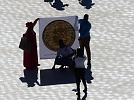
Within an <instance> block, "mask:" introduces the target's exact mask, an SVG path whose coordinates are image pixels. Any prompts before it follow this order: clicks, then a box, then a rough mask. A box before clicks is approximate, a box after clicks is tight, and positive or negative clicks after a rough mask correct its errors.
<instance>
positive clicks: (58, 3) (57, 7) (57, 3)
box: [49, 0, 68, 10]
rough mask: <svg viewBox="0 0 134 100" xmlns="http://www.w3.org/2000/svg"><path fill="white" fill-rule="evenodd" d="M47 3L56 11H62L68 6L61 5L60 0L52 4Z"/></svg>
mask: <svg viewBox="0 0 134 100" xmlns="http://www.w3.org/2000/svg"><path fill="white" fill-rule="evenodd" d="M49 3H50V5H51V6H52V7H53V8H56V9H57V10H64V7H65V6H68V4H63V2H62V1H61V0H55V2H54V3H53V4H52V3H51V2H49Z"/></svg>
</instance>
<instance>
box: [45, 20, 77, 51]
mask: <svg viewBox="0 0 134 100" xmlns="http://www.w3.org/2000/svg"><path fill="white" fill-rule="evenodd" d="M75 37H76V35H75V30H74V28H73V26H72V25H71V24H70V23H69V22H67V21H64V20H55V21H52V22H50V23H49V24H48V25H47V26H46V27H45V28H44V31H43V34H42V39H43V42H44V45H45V46H46V47H47V48H48V49H50V50H52V51H57V50H58V48H59V44H58V41H59V40H60V39H62V40H63V42H64V43H65V44H66V45H70V46H72V44H73V43H74V41H75Z"/></svg>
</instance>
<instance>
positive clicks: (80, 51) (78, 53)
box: [76, 48, 84, 57]
mask: <svg viewBox="0 0 134 100" xmlns="http://www.w3.org/2000/svg"><path fill="white" fill-rule="evenodd" d="M76 55H77V56H78V57H83V55H84V51H83V50H82V49H81V48H77V51H76Z"/></svg>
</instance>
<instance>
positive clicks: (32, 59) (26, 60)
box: [23, 18, 40, 70]
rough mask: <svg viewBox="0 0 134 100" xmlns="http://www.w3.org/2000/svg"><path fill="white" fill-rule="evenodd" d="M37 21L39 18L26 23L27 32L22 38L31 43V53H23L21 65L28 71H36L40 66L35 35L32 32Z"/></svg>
mask: <svg viewBox="0 0 134 100" xmlns="http://www.w3.org/2000/svg"><path fill="white" fill-rule="evenodd" d="M38 20H39V18H37V19H35V21H34V22H27V23H26V27H27V31H26V33H25V35H24V36H25V37H26V38H27V39H28V40H29V41H30V43H31V51H30V52H26V51H24V57H23V65H24V67H25V68H26V69H28V70H33V69H36V68H37V66H39V65H40V64H38V55H37V43H36V33H35V32H34V30H33V28H34V26H35V25H36V23H37V21H38Z"/></svg>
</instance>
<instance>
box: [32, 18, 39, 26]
mask: <svg viewBox="0 0 134 100" xmlns="http://www.w3.org/2000/svg"><path fill="white" fill-rule="evenodd" d="M38 20H39V18H37V19H35V21H34V22H33V26H35V25H36V23H37V21H38Z"/></svg>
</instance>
